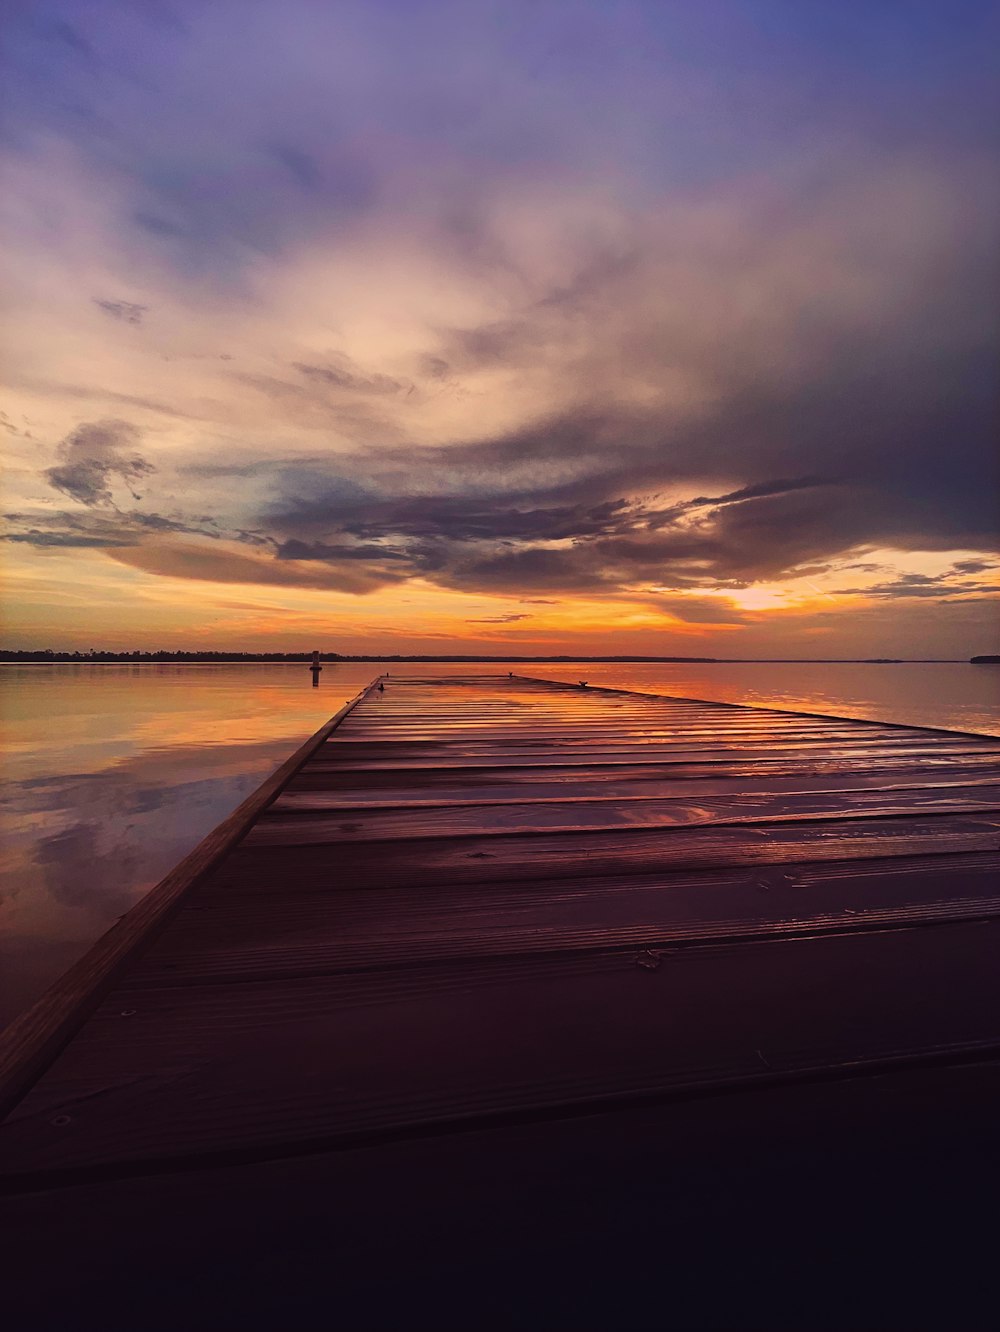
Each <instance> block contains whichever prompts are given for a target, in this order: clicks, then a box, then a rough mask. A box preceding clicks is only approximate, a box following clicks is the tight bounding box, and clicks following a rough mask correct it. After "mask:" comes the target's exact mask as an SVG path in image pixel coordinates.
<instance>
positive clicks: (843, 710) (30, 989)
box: [0, 662, 1000, 1023]
mask: <svg viewBox="0 0 1000 1332" xmlns="http://www.w3.org/2000/svg"><path fill="white" fill-rule="evenodd" d="M383 669H384V668H383V667H381V666H380V665H378V664H377V663H371V662H365V663H349V664H344V665H336V664H333V665H330V664H328V665H327V666H326V667H325V669H324V671H323V674H322V677H321V681H322V682H321V684H320V687H319V688H318V689H313V688H312V687H311V683H310V677H309V671H308V667H307V666H305V665H304V664H302V663H297V664H232V665H224V664H220V665H205V666H201V665H177V666H174V665H99V666H77V665H52V666H48V665H45V666H17V665H0V706H2V712H3V717H4V729H5V733H6V734H5V752H6V759H5V776H6V779H7V781H6V787H5V791H4V794H3V798H2V802H0V836H2V853H0V857H2V858H0V869H2V873H3V889H2V895H0V1023H3V1022H5V1021H8V1020H9V1019H10V1018H11V1017H13V1016H14V1015H15V1014H16V1013H17V1012H19V1011H20V1010H21V1009H23V1008H24V1007H26V1006H27V1005H28V1004H30V1003H31V1002H32V1001H33V1000H34V999H35V998H37V997H38V995H39V994H40V993H41V992H42V990H43V989H44V988H45V987H46V986H47V985H49V984H50V983H51V982H52V981H53V980H55V979H56V978H57V977H58V976H59V975H61V973H62V972H63V971H65V970H66V968H67V967H68V966H70V965H71V964H72V963H73V962H74V961H75V960H76V958H77V957H79V956H80V955H81V954H82V953H83V952H84V951H85V950H86V948H87V947H88V946H89V945H90V944H91V943H92V942H93V941H94V940H95V939H96V938H98V937H99V936H100V935H101V934H102V933H103V932H104V931H105V930H106V929H108V927H109V926H111V925H112V924H114V922H115V920H116V919H117V918H118V917H119V916H120V915H122V914H123V913H124V912H125V911H127V910H128V909H129V907H131V906H132V905H133V904H134V903H135V902H136V901H137V900H138V899H139V898H140V897H141V896H142V895H143V893H145V892H146V891H148V889H149V888H150V887H152V885H153V884H155V883H156V882H157V881H158V880H159V879H160V878H162V876H163V875H164V874H166V872H167V871H168V870H170V869H171V868H172V867H173V866H174V865H175V864H176V863H177V861H178V860H180V859H181V857H182V856H184V855H185V854H186V853H187V852H188V851H190V850H191V848H192V847H193V846H195V845H196V844H197V843H198V842H199V841H200V840H201V838H202V837H203V836H204V835H205V834H206V833H207V832H209V831H210V830H211V829H212V828H214V827H215V825H216V824H217V823H219V822H220V821H221V820H222V819H223V818H225V816H226V815H227V814H228V813H229V812H230V811H231V810H232V809H234V808H235V807H236V805H238V804H239V803H240V801H241V800H243V799H244V797H245V796H247V795H248V794H249V793H250V792H251V791H253V790H254V789H255V787H257V786H258V785H259V784H260V782H261V781H262V780H263V778H264V777H266V776H267V775H268V774H269V773H270V772H272V771H273V770H274V769H275V768H276V767H277V766H278V764H279V763H281V762H282V761H283V760H284V759H286V758H287V757H288V755H289V754H291V753H292V752H293V750H295V749H296V748H297V746H298V745H299V744H301V743H302V741H303V740H304V739H305V738H306V737H307V736H309V735H310V734H312V732H313V731H315V730H316V729H317V727H319V726H320V725H321V724H322V723H323V722H324V721H325V720H326V719H327V718H328V717H329V716H330V715H331V714H332V713H334V712H335V711H336V710H337V709H338V708H339V707H340V706H341V704H342V703H344V702H345V701H346V700H347V699H349V698H352V697H353V696H354V695H355V694H356V693H357V692H358V691H359V689H360V688H361V687H362V686H363V685H365V684H367V683H368V681H369V680H371V679H372V677H373V676H374V675H377V674H379V673H380V672H381V671H382V670H383ZM389 669H390V670H391V672H392V674H393V675H407V674H409V675H425V676H426V675H452V674H467V673H469V672H470V671H474V672H476V673H480V672H482V673H493V672H496V673H497V674H505V673H506V671H507V670H508V669H513V670H514V671H515V672H516V673H518V674H522V675H535V676H542V677H545V678H546V679H552V680H572V681H577V680H580V679H585V680H588V681H589V682H590V683H591V684H604V685H611V686H614V687H617V688H622V689H637V690H644V691H648V692H650V693H668V694H676V695H682V696H686V697H690V698H703V699H719V700H722V701H725V702H735V703H756V704H762V705H764V706H771V707H779V708H789V709H792V710H798V711H811V712H826V713H835V714H837V715H840V716H846V717H866V718H873V719H876V720H879V721H895V722H904V723H907V724H909V725H916V726H941V727H947V728H952V729H955V730H965V731H977V732H982V733H984V734H987V735H1000V668H998V667H993V666H970V665H965V664H962V663H912V664H908V663H907V664H895V663H893V664H889V665H869V664H866V663H861V662H858V663H853V662H847V663H829V662H806V663H770V662H767V663H763V662H762V663H733V664H724V663H718V664H705V665H694V664H690V665H686V664H683V663H668V664H656V663H645V662H643V663H628V662H614V663H606V664H600V665H596V664H594V663H584V664H580V665H578V666H577V665H573V664H569V665H566V664H558V665H541V664H535V665H528V664H519V665H518V664H513V665H512V666H511V667H508V666H507V665H505V664H504V663H501V662H493V663H489V664H488V665H479V666H470V665H468V664H446V663H433V664H417V663H414V664H411V665H401V664H398V663H396V664H390V666H389Z"/></svg>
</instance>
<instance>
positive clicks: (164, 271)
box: [0, 0, 1000, 657]
mask: <svg viewBox="0 0 1000 1332" xmlns="http://www.w3.org/2000/svg"><path fill="white" fill-rule="evenodd" d="M8 13H9V17H8V20H7V40H6V50H5V54H4V67H5V68H4V74H5V83H6V86H7V90H8V91H7V101H6V108H5V116H4V128H3V134H2V138H0V155H2V160H0V170H2V176H3V182H4V189H3V199H2V202H0V219H2V226H3V233H4V250H5V254H6V260H5V263H6V270H7V271H6V273H5V279H4V287H5V291H6V293H7V303H8V309H7V316H6V319H5V327H6V330H7V344H8V345H7V349H6V356H5V361H6V364H7V367H8V372H9V373H8V387H7V390H6V392H5V394H4V396H3V400H2V402H0V406H2V409H3V416H2V417H0V423H2V424H4V425H5V427H6V440H7V449H6V451H5V452H6V454H7V459H8V467H7V471H6V480H5V482H4V497H3V499H4V503H3V508H4V512H5V514H6V517H5V529H4V530H5V535H6V537H7V545H6V547H5V549H6V552H7V554H6V557H5V562H6V564H7V568H8V573H9V577H10V588H11V597H10V615H9V624H8V632H7V634H6V635H5V638H6V640H7V642H8V643H9V645H10V646H54V647H63V646H68V647H78V646H90V644H91V642H92V641H93V640H95V639H97V640H99V642H100V643H101V645H107V646H113V647H114V646H121V647H135V646H157V645H159V644H161V643H163V644H168V645H173V646H214V645H219V646H233V647H236V646H245V647H248V648H252V647H265V646H270V645H273V646H278V647H282V646H289V647H301V645H302V643H303V641H304V640H305V638H308V639H309V642H308V643H307V646H312V645H313V639H314V638H317V636H320V637H322V636H323V635H325V636H326V637H325V642H324V645H326V646H329V647H330V648H337V647H340V648H341V649H343V650H348V651H364V650H378V649H381V648H384V649H386V650H388V651H407V650H416V651H429V650H433V649H434V648H435V647H441V648H442V649H444V648H446V647H450V646H455V645H457V644H459V643H461V644H462V645H463V646H464V647H465V648H466V649H467V650H479V649H481V650H484V651H490V652H497V651H498V650H504V649H506V648H509V649H510V650H512V651H518V652H532V651H546V650H552V649H558V650H566V651H573V650H580V651H602V650H607V645H608V633H609V631H610V632H612V633H614V635H615V642H616V644H617V645H618V647H617V650H621V651H636V652H644V653H654V652H663V653H672V652H690V653H698V654H702V653H705V654H710V655H741V656H742V655H772V654H775V653H778V654H781V655H786V654H787V655H803V656H808V655H819V656H836V655H906V656H908V655H917V656H919V655H933V656H939V655H946V656H958V657H962V656H967V655H969V654H970V653H972V652H977V651H996V650H997V648H998V646H1000V634H998V630H997V616H996V611H995V605H991V602H990V598H991V597H992V595H993V593H994V591H995V584H996V582H997V576H996V570H997V564H998V561H997V559H996V550H997V538H996V531H997V513H998V512H1000V486H998V474H997V467H998V464H997V449H996V435H997V410H996V406H997V373H998V372H997V364H998V362H997V353H998V335H997V303H996V291H997V286H996V280H997V276H998V274H997V267H998V265H997V239H996V238H997V232H998V228H997V222H998V217H1000V189H998V179H1000V178H998V171H997V160H998V154H997V143H996V127H997V125H1000V106H998V105H997V100H998V99H997V94H996V87H997V84H998V80H997V78H996V68H995V66H996V57H995V52H996V50H997V49H1000V8H998V6H996V5H995V4H986V3H963V2H962V0H956V2H955V3H951V4H948V5H942V4H940V3H924V2H923V0H905V2H904V0H898V2H897V3H887V2H885V0H866V3H865V4H844V3H842V2H841V3H835V2H834V0H830V2H829V3H820V2H819V0H798V2H797V3H791V0H782V2H779V0H771V2H769V3H754V2H753V0H741V2H739V3H737V2H736V0H733V2H731V3H721V2H719V0H700V2H699V3H698V4H688V3H671V2H670V0H647V2H645V3H640V2H639V0H636V2H633V3H627V2H626V3H610V0H607V2H605V3H596V2H594V3H584V2H582V0H573V3H569V2H566V3H545V2H544V0H531V2H530V3H518V2H517V0H503V3H495V4H494V3H488V2H484V3H478V2H477V3H474V4H469V3H467V0H466V2H464V3H457V2H456V3H447V2H444V0H406V2H405V3H403V2H399V3H389V2H388V0H367V3H359V4H352V3H340V2H337V3H332V2H330V3H319V2H318V0H285V2H284V3H281V4H277V3H271V4H264V3H256V2H255V0H240V2H239V3H230V2H229V0H218V2H216V0H201V2H200V3H197V4H194V3H190V4H189V3H175V2H174V0H131V2H129V0H114V2H113V3H111V2H110V0H109V2H108V3H101V2H100V0H94V2H93V3H87V2H86V0H75V3H62V4H57V3H48V2H46V0H35V2H33V3H15V4H13V6H11V7H9V10H8ZM317 641H319V639H318V638H317Z"/></svg>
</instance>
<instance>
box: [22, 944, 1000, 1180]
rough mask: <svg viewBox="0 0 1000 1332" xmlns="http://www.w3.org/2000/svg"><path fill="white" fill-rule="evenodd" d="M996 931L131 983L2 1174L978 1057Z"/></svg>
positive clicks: (47, 1089) (37, 1102)
mask: <svg viewBox="0 0 1000 1332" xmlns="http://www.w3.org/2000/svg"><path fill="white" fill-rule="evenodd" d="M998 929H1000V927H998V926H996V925H995V924H992V923H986V924H968V925H951V926H949V927H948V928H947V929H944V928H942V929H936V930H927V931H920V930H909V931H898V932H891V933H879V934H867V935H866V934H859V935H852V936H849V937H841V938H811V939H810V938H803V939H793V940H788V941H783V942H778V943H771V942H762V943H757V944H755V945H754V946H753V947H741V946H726V947H720V948H703V949H697V950H691V951H682V952H680V953H678V954H676V955H675V956H673V957H671V958H670V960H669V962H665V963H664V964H663V965H662V966H660V967H658V968H656V969H649V968H646V967H644V966H643V965H642V962H641V958H637V957H628V956H623V955H622V954H621V953H618V952H610V953H590V954H586V955H581V954H567V955H558V956H551V955H550V956H546V957H544V958H531V957H527V958H526V957H515V958H504V959H492V960H489V961H482V960H478V961H476V962H475V963H474V964H465V963H461V962H457V963H451V964H448V965H443V964H440V963H439V964H436V965H434V966H432V967H429V968H420V967H413V968H402V969H395V970H389V971H386V972H361V973H356V974H353V975H349V976H343V975H341V976H334V977H321V978H315V977H314V978H310V979H309V980H308V981H305V982H303V981H290V982H274V983H271V984H267V985H261V984H250V985H240V984H229V985H224V986H219V985H215V986H212V985H209V986H184V987H171V988H168V989H165V990H163V991H159V992H158V991H153V990H150V991H146V992H144V994H143V995H142V998H141V1000H140V999H138V998H137V997H136V995H135V992H134V991H131V992H130V993H129V1005H128V1007H122V1006H121V1001H120V1000H119V999H118V998H117V997H115V996H111V998H110V1000H109V1001H108V1002H107V1003H105V1004H104V1005H103V1006H102V1008H101V1009H100V1010H99V1011H98V1012H97V1013H96V1014H95V1016H94V1018H93V1019H92V1021H91V1023H90V1024H89V1025H88V1027H87V1028H86V1029H85V1030H84V1031H83V1032H81V1033H80V1035H78V1037H77V1039H76V1040H75V1041H74V1042H73V1044H72V1046H71V1047H70V1048H69V1049H68V1050H66V1051H65V1052H64V1053H63V1055H62V1056H61V1058H60V1060H59V1061H58V1063H57V1064H56V1065H55V1066H54V1067H53V1068H52V1069H51V1070H50V1073H49V1075H48V1077H47V1078H46V1080H45V1083H44V1084H43V1085H41V1086H39V1087H38V1088H36V1089H35V1091H34V1092H32V1093H30V1094H29V1096H28V1097H27V1098H26V1099H25V1101H24V1102H23V1103H22V1104H21V1106H19V1107H18V1109H17V1111H16V1112H15V1114H14V1115H12V1116H10V1117H9V1118H8V1119H7V1121H6V1122H5V1123H4V1124H3V1126H2V1128H0V1169H2V1170H3V1171H5V1172H7V1173H9V1174H10V1175H11V1176H12V1177H16V1176H17V1175H18V1174H21V1173H24V1172H31V1171H44V1170H52V1169H60V1168H72V1167H73V1166H74V1164H79V1163H81V1162H85V1163H86V1164H87V1166H88V1168H94V1167H95V1166H105V1167H106V1166H112V1165H114V1166H121V1165H133V1166H141V1164H142V1163H143V1162H145V1161H149V1160H152V1161H166V1160H169V1159H171V1158H176V1159H180V1160H187V1161H191V1160H193V1159H196V1158H198V1157H203V1156H211V1155H215V1154H219V1153H222V1154H225V1153H226V1152H229V1151H232V1150H234V1149H242V1150H246V1149H253V1150H256V1151H267V1150H273V1149H274V1148H275V1147H276V1146H277V1145H278V1144H297V1145H298V1146H299V1147H300V1148H301V1147H302V1146H303V1145H304V1144H313V1145H317V1144H320V1143H328V1144H332V1143H335V1142H337V1141H339V1140H344V1141H356V1140H360V1139H363V1138H364V1137H365V1136H367V1135H373V1136H376V1137H378V1136H383V1135H385V1134H386V1133H390V1134H402V1135H404V1136H407V1135H410V1134H412V1133H413V1132H415V1131H420V1130H421V1129H424V1128H426V1127H429V1126H432V1125H437V1126H441V1125H442V1124H450V1125H452V1126H458V1125H459V1124H461V1123H462V1122H463V1121H466V1120H470V1121H474V1122H482V1121H484V1120H488V1119H489V1118H491V1117H493V1116H497V1117H499V1118H501V1119H502V1118H504V1117H509V1116H510V1115H517V1116H521V1117H523V1116H525V1115H527V1116H537V1115H539V1114H551V1113H552V1112H553V1111H555V1110H557V1109H559V1108H560V1107H577V1108H579V1107H581V1106H588V1107H590V1108H591V1109H598V1108H600V1107H601V1106H602V1105H605V1104H614V1105H621V1104H627V1103H629V1102H630V1101H634V1100H636V1099H641V1098H648V1097H666V1098H669V1097H670V1096H673V1095H678V1094H683V1095H689V1094H691V1092H692V1091H693V1090H695V1089H701V1090H706V1089H711V1088H718V1087H727V1088H734V1087H740V1086H746V1085H753V1084H754V1083H755V1082H757V1081H760V1080H772V1079H782V1078H787V1079H791V1080H798V1079H801V1078H803V1077H806V1078H808V1077H814V1076H816V1075H817V1074H818V1073H820V1072H822V1071H824V1070H837V1071H839V1072H841V1073H843V1072H846V1071H848V1070H854V1071H857V1070H858V1069H864V1068H866V1067H868V1068H876V1067H877V1068H892V1067H894V1066H898V1065H900V1064H903V1063H907V1062H910V1061H913V1060H921V1059H926V1058H928V1057H930V1058H935V1059H940V1058H942V1057H944V1058H951V1059H955V1058H961V1057H967V1056H969V1055H970V1054H973V1053H975V1052H976V1051H992V1050H994V1049H997V1048H1000V1004H998V1000H1000V971H998V968H997V967H996V946H997V934H998ZM859 976H863V977H864V984H863V985H859V984H858V977H859ZM442 1051H445V1052H447V1057H446V1058H445V1059H442V1057H441V1054H442Z"/></svg>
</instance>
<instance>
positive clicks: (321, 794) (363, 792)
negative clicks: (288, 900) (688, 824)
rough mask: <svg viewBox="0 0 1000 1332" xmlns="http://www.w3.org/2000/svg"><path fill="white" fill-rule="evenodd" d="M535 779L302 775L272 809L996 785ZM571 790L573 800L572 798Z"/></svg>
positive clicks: (947, 780)
mask: <svg viewBox="0 0 1000 1332" xmlns="http://www.w3.org/2000/svg"><path fill="white" fill-rule="evenodd" d="M531 776H533V777H536V778H537V780H534V781H529V780H527V779H524V780H520V781H517V782H506V783H504V782H498V783H496V784H484V785H481V784H480V783H479V782H476V783H475V784H473V785H469V784H467V783H455V782H452V783H450V784H444V785H438V784H430V783H426V784H422V785H420V786H416V785H400V786H398V787H391V786H387V785H385V784H384V783H383V784H381V785H373V786H368V787H363V788H361V789H358V787H357V786H355V784H354V783H353V782H352V783H351V784H350V785H349V786H348V785H347V784H346V783H345V782H343V781H340V782H336V781H334V780H332V779H331V776H330V774H329V773H323V774H320V775H319V776H317V775H316V774H314V773H312V772H310V771H308V770H303V771H301V772H300V773H298V774H297V775H296V777H295V778H293V780H292V781H291V782H289V784H288V785H287V786H286V787H285V789H284V791H283V792H282V794H281V795H280V796H279V797H278V798H277V800H275V801H274V802H273V804H272V805H271V811H272V812H274V813H284V812H287V813H293V812H297V813H304V814H306V813H317V812H320V811H323V810H355V809H356V810H361V811H369V810H385V809H423V808H435V807H438V806H442V805H446V806H448V807H449V808H451V809H457V808H465V807H470V808H471V807H475V806H479V805H501V804H523V803H524V801H525V800H529V799H530V800H531V801H532V803H534V804H539V805H541V804H550V803H553V802H558V803H566V802H567V801H569V800H570V799H572V798H576V799H579V800H584V801H604V800H606V801H617V800H623V799H627V800H629V801H630V802H632V803H634V804H641V803H642V802H643V801H646V800H660V799H670V798H677V799H683V798H685V797H691V798H693V799H699V798H706V797H710V796H731V795H762V794H765V793H767V792H772V791H780V792H786V793H788V794H789V795H798V794H805V795H812V794H817V793H819V792H828V791H844V792H848V793H850V792H855V791H885V792H902V791H923V790H927V789H928V786H929V785H931V786H932V788H933V789H934V790H939V791H943V790H949V791H950V790H955V789H961V788H963V787H971V788H973V790H976V789H979V788H982V787H988V786H990V785H992V784H993V783H995V782H996V773H995V772H991V771H987V770H984V769H983V768H974V767H954V768H947V769H941V768H940V767H938V768H937V769H936V770H931V774H930V776H929V777H927V776H925V775H924V774H923V773H922V772H921V771H920V770H917V771H916V772H914V771H913V770H911V769H906V768H902V769H893V768H891V767H889V768H886V769H879V770H875V771H868V772H852V773H846V774H840V773H811V772H808V771H807V772H803V773H800V774H796V775H794V776H783V777H776V776H772V775H770V774H766V775H765V774H762V773H761V772H760V771H758V770H757V769H756V768H750V769H749V770H748V773H747V775H746V776H741V777H716V776H705V777H691V778H679V777H675V778H669V777H668V778H662V777H659V776H658V775H656V774H653V775H651V774H650V772H649V770H648V769H646V768H643V769H641V770H640V772H639V773H633V774H631V775H629V774H625V775H622V774H620V773H615V772H605V773H601V774H597V775H595V776H593V777H592V776H590V775H587V776H580V777H578V778H576V779H575V780H573V782H572V784H570V783H568V782H567V781H566V780H565V779H563V780H562V781H560V780H558V779H557V778H556V779H547V778H546V774H545V773H540V774H539V773H533V774H531ZM571 791H572V793H573V795H572V796H571V795H570V792H571Z"/></svg>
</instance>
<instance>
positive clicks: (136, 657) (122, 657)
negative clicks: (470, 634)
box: [0, 648, 718, 664]
mask: <svg viewBox="0 0 1000 1332" xmlns="http://www.w3.org/2000/svg"><path fill="white" fill-rule="evenodd" d="M319 655H320V660H321V661H328V662H334V661H345V662H346V661H388V662H392V661H413V662H421V661H426V662H431V661H442V662H477V661H509V662H531V661H539V662H543V661H544V662H571V661H594V662H599V661H649V662H669V661H679V662H713V661H718V658H717V657H634V656H632V657H630V656H615V657H582V656H579V655H577V656H566V655H563V656H547V657H515V656H513V655H511V654H510V653H504V654H502V655H498V656H495V657H484V656H476V655H457V654H448V653H434V654H433V655H421V656H404V655H400V654H393V655H387V654H384V653H383V654H381V655H379V654H375V653H366V654H364V655H359V656H346V655H344V654H342V653H339V652H321V653H320V654H319ZM2 661H20V662H39V663H44V662H79V663H83V664H86V663H90V662H110V661H119V662H130V661H137V662H143V661H147V662H172V661H174V662H186V661H194V662H198V661H219V662H224V661H293V662H294V661H306V662H308V661H312V653H311V652H168V651H167V650H166V649H161V650H160V651H158V652H139V651H138V650H137V651H135V652H104V651H101V650H99V649H97V648H91V649H90V650H89V651H87V652H55V651H53V649H52V648H44V649H42V650H32V649H13V648H0V662H2Z"/></svg>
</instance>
